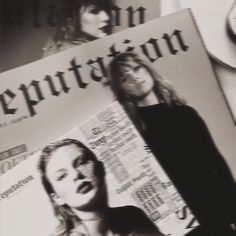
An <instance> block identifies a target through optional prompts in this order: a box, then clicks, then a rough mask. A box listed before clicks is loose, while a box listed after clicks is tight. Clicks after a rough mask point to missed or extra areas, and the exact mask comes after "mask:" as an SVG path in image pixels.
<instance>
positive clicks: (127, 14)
mask: <svg viewBox="0 0 236 236" xmlns="http://www.w3.org/2000/svg"><path fill="white" fill-rule="evenodd" d="M80 2H81V3H80ZM97 2H98V3H97V5H96V7H98V9H100V10H101V12H102V13H101V16H100V18H99V22H100V23H99V25H100V26H99V27H103V28H104V29H106V28H105V27H104V26H105V25H110V26H111V29H110V30H109V31H110V32H108V34H110V33H115V32H118V31H120V30H123V29H126V28H129V27H134V26H136V25H139V24H142V23H145V22H147V21H149V20H151V19H154V18H157V17H159V16H160V14H159V10H160V6H159V5H160V4H159V2H160V1H159V0H148V1H147V0H126V1H124V0H101V1H97ZM95 3H96V1H93V0H88V1H80V0H71V1H67V0H59V1H58V0H21V1H15V0H1V2H0V15H1V20H0V21H1V25H0V27H1V28H0V32H1V38H0V45H1V47H0V54H1V58H0V72H3V71H6V70H10V69H13V68H15V67H18V66H21V65H25V64H27V63H30V62H33V61H36V60H39V59H41V58H42V57H43V56H46V55H47V54H48V53H46V52H45V51H47V50H48V48H51V47H55V45H56V44H61V42H60V41H66V40H65V39H61V40H56V39H55V37H56V34H57V32H59V31H60V30H61V28H62V27H64V26H65V25H66V24H68V25H67V28H73V27H75V26H76V22H77V21H78V22H77V25H78V23H79V25H81V23H80V22H81V17H82V16H83V14H82V13H83V11H81V12H80V9H81V8H82V7H83V6H81V5H80V4H82V5H84V6H85V7H86V8H87V7H88V6H93V5H94V4H95ZM63 4H64V5H63ZM76 4H77V5H76ZM104 4H105V6H104ZM74 6H75V8H76V7H77V8H78V12H77V13H78V14H79V16H78V18H79V19H77V21H73V22H71V23H68V21H69V19H70V17H72V18H74V17H75V16H74V15H75V14H74V13H75V12H74ZM67 8H69V12H68V13H67V15H66V17H64V14H65V10H64V11H63V9H67ZM103 10H105V12H106V13H107V14H104V15H102V14H103V13H104V11H103ZM94 13H95V14H92V16H93V17H94V18H96V17H97V16H98V15H99V14H97V12H94ZM62 23H63V24H62ZM90 25H95V26H96V25H97V22H90ZM90 33H91V34H92V35H93V32H90ZM95 36H96V35H95ZM103 36H104V35H103ZM94 38H97V37H92V38H89V39H88V40H84V38H83V39H82V33H81V32H80V31H79V33H78V34H77V35H76V38H75V39H73V40H72V39H71V40H70V39H69V41H70V42H71V43H66V45H67V46H70V47H73V46H76V45H77V44H78V42H80V43H86V42H87V41H91V40H93V39H94ZM81 39H82V40H81ZM53 42H54V43H53ZM76 42H77V43H76ZM54 44H55V45H54ZM60 50H61V49H60ZM50 52H51V54H52V53H56V52H57V50H54V51H53V50H50Z"/></svg>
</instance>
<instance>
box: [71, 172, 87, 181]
mask: <svg viewBox="0 0 236 236" xmlns="http://www.w3.org/2000/svg"><path fill="white" fill-rule="evenodd" d="M84 178H85V175H84V174H83V173H82V172H81V171H80V170H74V176H73V179H74V181H76V180H78V179H84Z"/></svg>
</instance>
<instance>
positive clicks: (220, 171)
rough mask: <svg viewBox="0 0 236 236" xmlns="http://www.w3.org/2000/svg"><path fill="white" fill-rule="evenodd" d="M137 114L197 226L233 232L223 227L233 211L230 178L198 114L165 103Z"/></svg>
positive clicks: (235, 212)
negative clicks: (198, 223)
mask: <svg viewBox="0 0 236 236" xmlns="http://www.w3.org/2000/svg"><path fill="white" fill-rule="evenodd" d="M138 115H139V117H140V118H141V120H142V121H143V123H144V127H145V128H144V132H143V136H144V139H145V140H146V142H147V144H148V145H149V146H150V148H151V149H152V151H153V153H154V155H155V156H156V158H157V160H158V161H159V163H160V164H161V165H162V167H163V168H164V170H165V171H166V173H167V175H168V176H169V177H170V179H171V180H172V181H173V183H174V184H175V186H176V188H177V189H178V191H179V192H180V194H181V195H182V197H183V199H184V200H185V201H186V203H187V205H188V206H189V207H190V209H191V210H192V212H193V214H194V215H195V216H196V218H197V219H198V221H199V222H200V224H201V225H202V226H206V227H208V228H209V232H213V230H214V229H215V230H216V231H217V232H218V233H219V232H220V231H219V230H220V229H221V228H223V231H224V236H226V235H234V234H231V233H229V234H227V232H226V228H227V226H226V228H224V227H225V226H224V225H229V222H230V221H231V218H232V217H233V215H234V217H235V215H236V211H235V209H236V208H235V202H236V199H234V192H235V190H234V189H235V184H234V179H233V177H232V175H231V172H230V170H229V168H228V166H227V164H226V163H225V161H224V159H223V157H222V156H221V154H220V153H219V151H218V150H217V148H216V146H215V144H214V142H213V140H212V138H211V136H210V134H209V131H208V129H207V127H206V125H205V123H204V121H203V120H202V118H201V117H200V116H199V115H198V113H197V112H196V111H195V110H194V109H193V108H192V107H189V106H186V105H173V106H172V107H169V106H168V105H166V104H164V103H160V104H157V105H153V106H147V107H139V108H138ZM233 209H234V210H233ZM221 226H222V227H221ZM217 228H218V229H217ZM229 231H230V230H229ZM202 232H203V231H202ZM192 235H195V234H192ZM196 235H202V236H208V235H209V236H210V234H209V233H208V231H207V235H206V232H205V231H204V233H201V234H196ZM212 235H213V236H214V234H212ZM216 236H218V234H217V235H216ZM219 236H222V235H221V234H219Z"/></svg>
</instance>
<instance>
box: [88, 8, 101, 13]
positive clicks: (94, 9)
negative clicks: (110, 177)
mask: <svg viewBox="0 0 236 236" xmlns="http://www.w3.org/2000/svg"><path fill="white" fill-rule="evenodd" d="M89 12H90V13H92V14H98V13H99V12H100V9H99V8H92V9H90V11H89Z"/></svg>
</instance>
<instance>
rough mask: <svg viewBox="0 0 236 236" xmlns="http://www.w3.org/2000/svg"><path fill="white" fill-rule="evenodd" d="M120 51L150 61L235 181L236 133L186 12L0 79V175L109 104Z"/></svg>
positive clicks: (35, 64)
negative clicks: (110, 69)
mask: <svg viewBox="0 0 236 236" xmlns="http://www.w3.org/2000/svg"><path fill="white" fill-rule="evenodd" d="M154 29H155V30H154ZM126 51H134V52H136V53H138V54H140V55H141V56H143V57H144V58H145V59H146V60H147V61H149V62H151V64H152V65H153V67H154V68H155V69H156V71H158V73H159V74H160V75H161V76H162V77H163V78H168V80H169V81H170V82H171V83H172V84H173V87H174V88H175V89H176V90H177V92H178V93H179V94H181V95H182V96H183V97H184V98H185V100H186V101H187V102H188V104H190V105H191V106H192V107H193V108H195V110H196V111H197V112H198V113H199V114H200V115H201V117H202V118H203V119H204V121H205V123H206V125H207V126H208V128H209V131H210V133H211V135H212V137H213V139H214V141H215V144H216V146H217V147H218V149H219V150H220V151H221V153H222V155H223V156H224V157H225V159H226V161H227V162H228V163H229V166H230V167H231V170H232V172H233V174H234V175H235V174H236V169H235V168H236V164H235V160H234V158H233V157H234V156H235V153H236V147H235V145H234V142H235V140H236V137H235V136H236V135H235V126H234V125H233V121H232V119H231V118H230V115H229V112H228V110H227V107H226V105H225V102H224V99H223V97H222V95H221V93H220V90H219V87H218V84H217V82H216V79H215V76H214V73H213V71H212V68H211V65H210V63H209V60H208V57H207V54H206V52H205V49H204V47H203V45H202V42H201V39H200V36H199V33H198V31H197V29H196V27H195V24H194V21H193V19H192V16H191V13H190V12H189V10H183V11H180V12H178V13H175V14H171V15H169V16H166V17H162V18H159V19H156V20H153V21H150V22H148V23H145V24H143V25H140V26H137V27H134V28H131V29H128V30H124V31H122V32H119V33H116V34H113V35H111V36H108V37H105V38H103V39H101V40H95V41H93V42H89V43H87V44H84V45H80V46H78V47H74V48H73V49H69V50H66V51H64V52H61V53H58V54H56V55H54V56H50V57H48V58H45V59H43V60H40V61H37V62H34V63H31V64H28V65H25V66H23V67H19V68H17V69H14V70H11V71H7V72H4V73H2V74H0V84H1V91H0V104H1V122H0V137H1V142H0V150H1V153H0V160H1V162H0V173H5V172H7V171H8V170H9V169H11V168H13V167H14V166H15V165H17V164H18V163H20V162H21V161H22V160H24V159H26V158H27V157H28V155H31V154H32V153H33V152H35V151H37V150H39V149H41V148H42V147H43V146H45V145H46V144H47V143H50V142H51V141H52V140H54V139H56V138H57V137H59V136H60V135H62V134H64V133H66V132H67V131H68V130H70V129H72V128H73V127H75V126H76V125H78V123H80V122H82V121H84V120H86V119H87V118H88V117H89V116H91V115H92V114H94V113H97V112H98V111H99V110H101V109H102V108H103V107H104V106H106V105H108V104H110V103H111V102H112V101H113V100H114V97H113V93H112V92H111V89H110V87H109V86H104V83H106V82H107V78H106V77H107V72H106V68H107V64H108V63H109V62H110V61H111V60H112V59H113V58H114V56H115V55H117V54H119V53H121V52H126Z"/></svg>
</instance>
